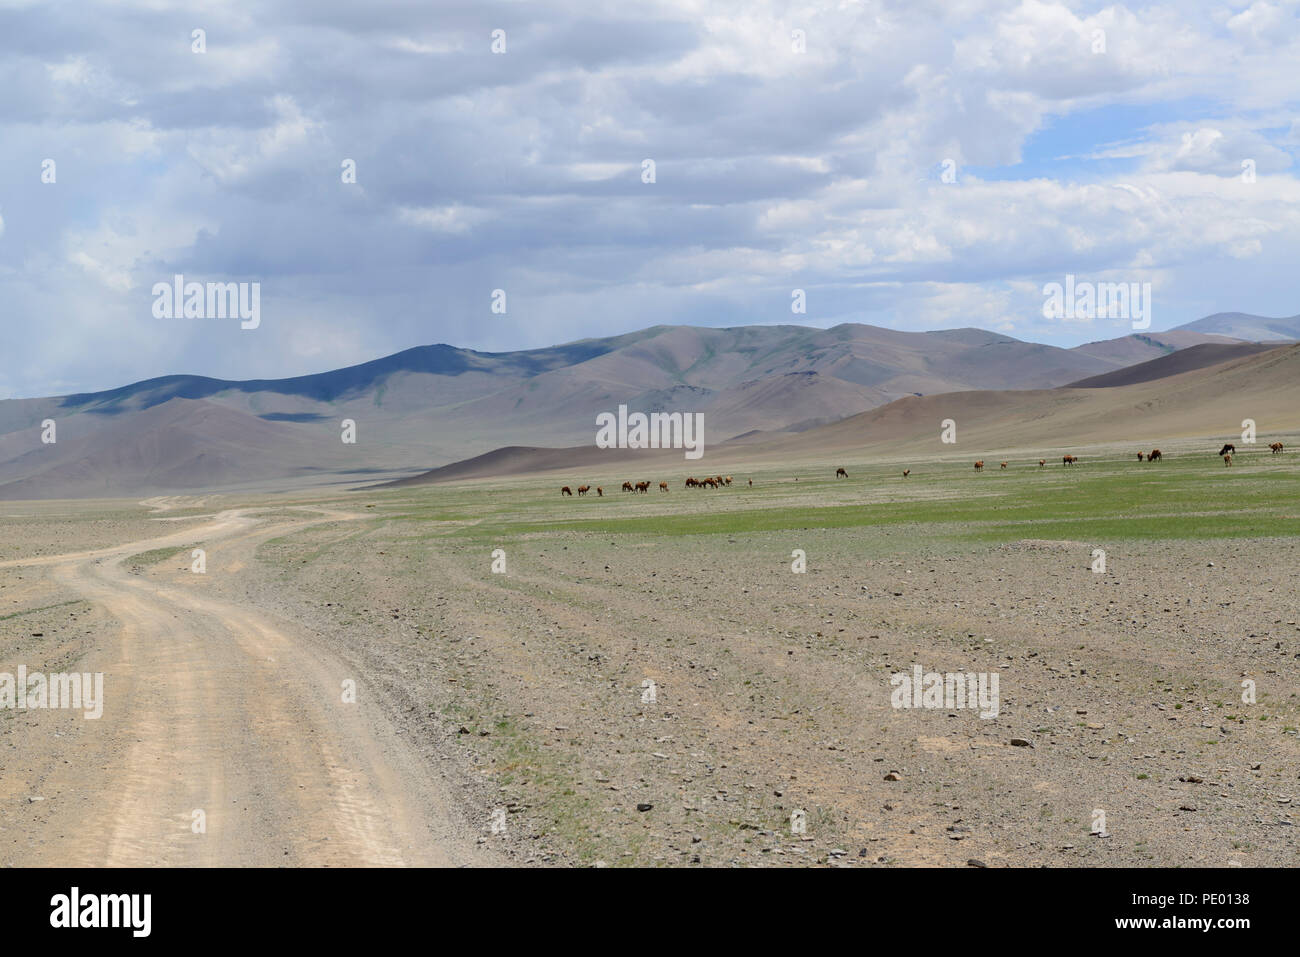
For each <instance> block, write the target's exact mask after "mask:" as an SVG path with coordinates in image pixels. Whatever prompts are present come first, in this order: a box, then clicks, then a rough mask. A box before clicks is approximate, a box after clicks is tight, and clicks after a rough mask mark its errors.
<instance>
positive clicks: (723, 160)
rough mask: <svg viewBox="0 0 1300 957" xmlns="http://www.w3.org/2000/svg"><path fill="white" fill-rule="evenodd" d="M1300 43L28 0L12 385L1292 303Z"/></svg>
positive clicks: (1113, 18) (8, 13) (957, 19)
mask: <svg viewBox="0 0 1300 957" xmlns="http://www.w3.org/2000/svg"><path fill="white" fill-rule="evenodd" d="M196 31H201V32H198V33H196ZM1298 63H1300V4H1298V3H1297V2H1295V0H1278V2H1264V0H1257V2H1208V3H1200V2H1197V0H1177V2H1169V3H1154V4H1140V3H1128V4H1125V3H1109V4H1089V3H1054V2H1040V0H1014V2H1013V0H1007V2H998V0H988V2H985V0H950V2H930V0H904V2H899V3H894V2H874V0H873V2H856V0H825V2H817V3H798V2H788V3H778V2H770V0H734V2H733V0H663V2H656V0H638V2H636V3H628V2H626V0H618V2H606V0H524V2H497V0H468V2H460V0H432V2H429V0H423V2H401V3H395V2H389V0H366V2H365V3H356V2H343V0H312V2H281V3H265V2H258V0H240V2H238V3H221V4H198V3H172V2H169V0H139V2H137V0H113V2H97V0H77V2H59V0H41V2H26V0H0V397H25V396H38V395H52V394H62V393H67V392H79V391H91V390H97V389H104V388H112V387H115V386H119V385H123V384H126V383H129V382H133V381H137V380H140V379H145V378H150V377H153V376H158V375H165V374H172V373H190V374H201V375H210V376H216V377H221V378H235V379H243V378H266V377H278V376H289V375H299V374H304V373H309V372H317V371H324V370H327V369H332V368H337V367H340V366H345V365H350V364H354V363H357V362H362V361H366V360H369V359H373V358H377V357H379V356H383V355H387V354H390V353H393V352H396V351H399V350H401V349H404V348H409V347H411V346H416V345H425V344H429V343H435V342H447V343H451V344H453V345H458V346H465V347H469V348H474V349H480V350H485V351H506V350H512V349H523V348H534V347H540V346H546V345H551V344H554V343H558V342H568V341H572V340H575V339H581V338H586V337H591V336H603V335H612V334H617V333H622V332H628V331H632V330H634V329H639V328H644V327H647V326H652V325H657V324H666V323H673V324H676V323H681V324H691V325H702V326H734V325H745V324H775V323H791V322H793V323H799V324H803V325H812V326H819V327H829V326H833V325H836V324H839V323H842V322H864V323H871V324H875V325H881V326H887V327H890V328H895V329H904V330H916V331H921V330H929V329H944V328H955V327H963V326H979V327H982V328H985V329H991V330H995V331H998V332H1003V333H1006V334H1007V335H1011V336H1015V337H1017V338H1021V339H1027V340H1033V341H1039V342H1048V343H1052V344H1055V345H1064V346H1071V345H1076V344H1079V343H1082V342H1087V341H1091V340H1096V339H1104V338H1110V337H1113V336H1118V335H1124V334H1126V333H1128V332H1130V331H1132V329H1131V325H1132V324H1131V322H1130V321H1129V320H1128V319H1115V318H1106V317H1096V316H1092V317H1089V316H1087V315H1084V316H1074V317H1071V318H1048V317H1046V316H1045V315H1044V308H1043V307H1044V301H1045V295H1044V287H1045V285H1046V284H1049V283H1054V282H1055V283H1062V282H1064V281H1065V277H1066V276H1067V275H1069V276H1074V277H1076V281H1086V282H1094V283H1101V282H1124V283H1139V284H1145V283H1150V288H1151V328H1152V329H1153V330H1160V329H1167V328H1171V327H1173V326H1176V325H1179V324H1181V323H1184V322H1188V321H1191V320H1194V319H1198V318H1201V317H1202V316H1205V315H1209V314H1211V313H1215V312H1248V313H1254V314H1258V315H1266V316H1290V315H1294V314H1296V313H1300V296H1297V295H1296V293H1295V289H1296V284H1295V281H1294V278H1293V276H1294V272H1295V269H1296V265H1295V264H1296V263H1297V262H1298V261H1300V181H1298V179H1297V170H1296V163H1295V159H1296V154H1297V149H1298V148H1300V114H1298V113H1297V106H1298V105H1300V70H1298V69H1297V64H1298ZM349 161H350V164H349ZM647 161H651V162H652V164H653V167H652V171H653V176H651V175H650V171H651V167H650V165H649V164H648V163H647ZM353 169H354V170H355V176H354V177H352V176H351V175H350V171H351V170H353ZM353 179H355V181H352V180H353ZM178 274H179V275H182V276H183V277H184V279H185V281H186V282H200V283H209V282H212V283H247V284H249V285H248V286H246V287H244V289H245V290H246V292H247V291H251V290H252V289H253V285H252V284H254V283H256V284H257V286H256V288H257V291H258V296H259V300H258V302H259V313H258V322H257V324H256V327H255V328H253V327H250V328H244V326H251V323H248V322H241V321H240V320H239V319H238V318H231V317H212V316H203V317H195V316H189V317H187V316H185V315H183V314H182V313H183V310H181V309H179V308H177V309H175V310H172V311H171V312H170V313H169V311H168V308H167V305H166V304H163V303H161V297H162V294H161V293H160V292H159V289H158V286H159V284H162V285H167V286H170V285H171V284H172V283H173V281H174V279H173V277H174V276H176V275H178ZM794 290H802V291H803V296H802V299H803V301H804V303H805V309H806V311H805V312H803V313H795V312H793V311H792V303H794V301H795V299H794ZM498 291H499V292H498ZM502 293H504V295H503V296H502V295H501V294H502ZM494 304H495V309H494ZM502 309H504V311H501V310H502Z"/></svg>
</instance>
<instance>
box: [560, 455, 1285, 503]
mask: <svg viewBox="0 0 1300 957" xmlns="http://www.w3.org/2000/svg"><path fill="white" fill-rule="evenodd" d="M1236 451H1237V447H1236V446H1235V445H1233V444H1232V443H1231V442H1227V443H1225V444H1224V446H1223V448H1221V449H1219V453H1218V454H1219V457H1220V458H1222V459H1223V464H1224V465H1232V456H1233V454H1234V453H1235V452H1236ZM1269 451H1271V452H1272V453H1273V454H1274V455H1280V454H1281V453H1282V452H1283V451H1284V447H1283V445H1282V443H1281V442H1273V443H1271V444H1270V445H1269ZM1137 457H1138V461H1139V462H1159V461H1161V460H1162V459H1163V458H1164V455H1163V454H1162V453H1161V451H1160V450H1159V449H1152V450H1151V451H1150V452H1139V453H1138V454H1137ZM998 464H999V467H1000V468H1003V469H1005V468H1007V466H1008V463H1006V462H1000V463H998ZM1061 464H1062V465H1066V466H1069V465H1078V464H1079V456H1077V455H1063V456H1061ZM1046 465H1047V459H1039V460H1038V467H1039V468H1040V469H1041V468H1043V467H1044V466H1046ZM975 471H976V472H983V471H984V460H983V459H980V460H978V461H977V462H976V463H975ZM911 474H912V470H911V469H903V478H907V477H908V476H909V475H911ZM835 477H836V478H837V479H839V478H848V477H849V473H848V470H847V469H845V468H844V467H843V466H841V467H840V468H837V469H836V470H835ZM795 481H796V482H797V481H799V480H798V479H795ZM731 482H732V477H731V476H730V475H727V476H722V475H710V476H708V477H706V478H703V479H697V478H695V477H694V476H691V477H690V478H688V479H687V480H686V488H722V487H723V486H726V485H730V484H731ZM749 484H750V485H751V486H752V485H753V484H754V480H753V479H750V480H749ZM590 491H591V486H590V485H579V486H578V494H579V495H586V494H587V493H588V492H590ZM623 491H624V492H641V493H643V494H644V493H646V492H649V491H650V483H649V482H637V483H636V484H635V485H634V484H633V483H631V482H624V483H623ZM659 491H661V492H667V491H668V483H667V482H660V483H659ZM596 494H597V495H598V496H604V494H605V490H604V489H603V488H601V487H600V486H599V485H597V486H596ZM560 495H561V496H565V495H569V496H572V495H573V490H572V489H571V488H569V486H567V485H565V486H564V487H563V488H561V489H560Z"/></svg>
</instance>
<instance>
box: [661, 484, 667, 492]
mask: <svg viewBox="0 0 1300 957" xmlns="http://www.w3.org/2000/svg"><path fill="white" fill-rule="evenodd" d="M659 491H661V492H666V491H668V483H667V482H660V483H659Z"/></svg>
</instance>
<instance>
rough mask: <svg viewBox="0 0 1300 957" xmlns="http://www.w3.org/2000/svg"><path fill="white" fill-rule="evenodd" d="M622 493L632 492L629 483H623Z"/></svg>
mask: <svg viewBox="0 0 1300 957" xmlns="http://www.w3.org/2000/svg"><path fill="white" fill-rule="evenodd" d="M623 491H624V492H630V491H632V483H631V482H624V483H623Z"/></svg>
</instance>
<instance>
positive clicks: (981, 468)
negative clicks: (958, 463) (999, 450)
mask: <svg viewBox="0 0 1300 957" xmlns="http://www.w3.org/2000/svg"><path fill="white" fill-rule="evenodd" d="M975 471H976V472H983V471H984V460H983V459H980V460H979V461H978V462H976V463H975Z"/></svg>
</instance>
